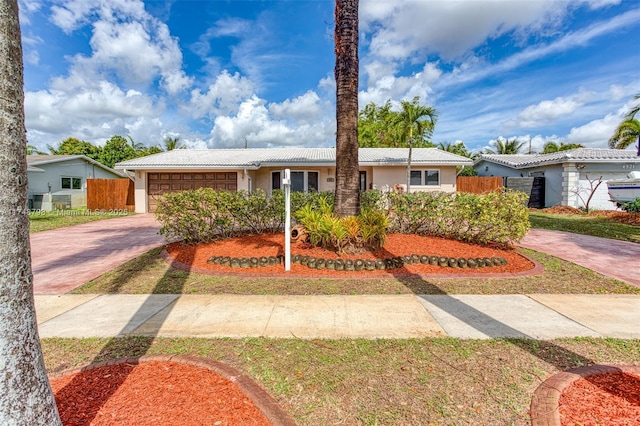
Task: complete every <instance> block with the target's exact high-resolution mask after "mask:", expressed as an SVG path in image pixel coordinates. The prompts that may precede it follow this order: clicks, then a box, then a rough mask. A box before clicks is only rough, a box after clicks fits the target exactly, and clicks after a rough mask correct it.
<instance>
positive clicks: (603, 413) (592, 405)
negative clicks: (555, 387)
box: [559, 372, 640, 426]
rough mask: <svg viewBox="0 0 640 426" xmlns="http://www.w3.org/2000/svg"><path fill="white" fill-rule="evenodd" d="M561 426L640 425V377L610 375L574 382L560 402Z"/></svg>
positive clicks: (599, 375) (628, 374) (620, 374)
mask: <svg viewBox="0 0 640 426" xmlns="http://www.w3.org/2000/svg"><path fill="white" fill-rule="evenodd" d="M559 410H560V421H561V423H562V425H563V426H569V425H575V426H578V425H580V426H589V425H620V426H622V425H625V426H626V425H639V424H640V376H639V375H635V374H631V373H626V372H613V373H606V374H597V375H594V376H590V377H588V378H581V379H578V380H576V381H575V382H573V383H572V384H571V386H569V387H568V388H567V389H565V390H564V391H563V392H562V395H561V396H560V401H559Z"/></svg>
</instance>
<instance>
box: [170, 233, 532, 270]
mask: <svg viewBox="0 0 640 426" xmlns="http://www.w3.org/2000/svg"><path fill="white" fill-rule="evenodd" d="M166 251H167V253H168V254H169V256H170V257H171V258H173V259H176V260H177V261H179V262H180V263H183V264H185V265H189V266H191V267H196V268H198V269H199V270H205V271H206V270H209V271H212V272H229V273H233V272H240V271H241V273H242V274H243V275H245V274H246V275H250V274H255V275H269V274H274V275H278V274H282V273H283V266H282V265H273V266H264V267H256V268H243V269H238V268H232V267H231V266H225V265H218V264H213V263H207V260H208V259H210V258H211V257H212V256H230V257H261V256H265V257H269V256H280V255H284V235H283V234H262V235H249V236H244V237H238V238H229V239H225V240H220V241H216V242H212V243H201V244H197V245H192V246H190V245H185V244H182V243H180V242H177V243H172V244H169V245H168V246H167V247H166ZM291 253H292V255H296V254H301V255H306V256H315V257H322V258H324V259H339V258H340V259H362V260H376V259H386V258H391V257H396V256H404V255H412V254H417V255H429V256H431V255H437V256H446V257H457V258H459V257H464V258H477V257H489V258H492V257H502V258H504V259H506V260H507V264H506V265H502V266H491V267H484V268H475V269H471V268H449V267H440V266H436V265H425V264H410V265H405V266H403V267H402V268H398V269H393V270H374V271H359V272H358V274H366V275H371V276H384V275H390V274H417V275H420V274H424V275H427V274H441V275H443V276H446V275H451V274H455V275H461V274H478V273H486V274H513V273H520V272H524V271H529V270H531V269H533V268H534V267H535V265H534V263H533V262H531V261H530V260H529V259H527V258H525V257H524V256H522V255H521V254H520V253H518V251H517V250H516V249H500V248H496V247H491V246H479V245H474V244H468V243H464V242H461V241H454V240H447V239H444V238H435V237H428V236H421V235H413V234H390V235H388V237H387V241H386V243H385V244H384V247H383V248H381V249H379V250H376V251H373V252H371V251H367V252H364V253H362V254H357V255H342V256H338V255H337V254H336V253H334V252H332V251H328V250H324V249H320V248H317V247H311V246H310V245H308V244H291ZM291 273H292V274H303V275H304V274H306V275H310V276H311V275H312V276H318V277H345V276H349V275H350V274H351V275H353V274H354V273H353V272H348V271H335V270H328V269H320V270H318V269H310V268H308V267H307V266H304V265H300V264H294V263H292V264H291Z"/></svg>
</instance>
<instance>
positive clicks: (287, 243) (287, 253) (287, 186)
mask: <svg viewBox="0 0 640 426" xmlns="http://www.w3.org/2000/svg"><path fill="white" fill-rule="evenodd" d="M282 186H283V187H284V270H285V271H290V270H291V198H290V197H291V170H290V169H285V170H284V177H283V178H282Z"/></svg>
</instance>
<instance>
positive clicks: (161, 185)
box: [147, 172, 238, 212]
mask: <svg viewBox="0 0 640 426" xmlns="http://www.w3.org/2000/svg"><path fill="white" fill-rule="evenodd" d="M237 179H238V175H237V173H236V172H211V173H204V172H201V173H182V172H179V173H178V172H176V173H149V174H147V188H148V192H147V202H148V205H149V211H150V212H154V211H155V209H156V206H157V200H158V198H159V197H161V196H162V195H163V194H166V193H173V192H181V191H186V190H191V189H198V188H213V189H215V190H217V191H237V189H238V182H237Z"/></svg>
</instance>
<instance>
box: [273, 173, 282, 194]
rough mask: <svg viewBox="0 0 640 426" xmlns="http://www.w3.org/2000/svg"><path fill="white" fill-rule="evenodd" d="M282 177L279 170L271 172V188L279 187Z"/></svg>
mask: <svg viewBox="0 0 640 426" xmlns="http://www.w3.org/2000/svg"><path fill="white" fill-rule="evenodd" d="M281 183H282V179H281V178H280V172H272V173H271V189H272V190H273V189H280V184H281Z"/></svg>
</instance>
